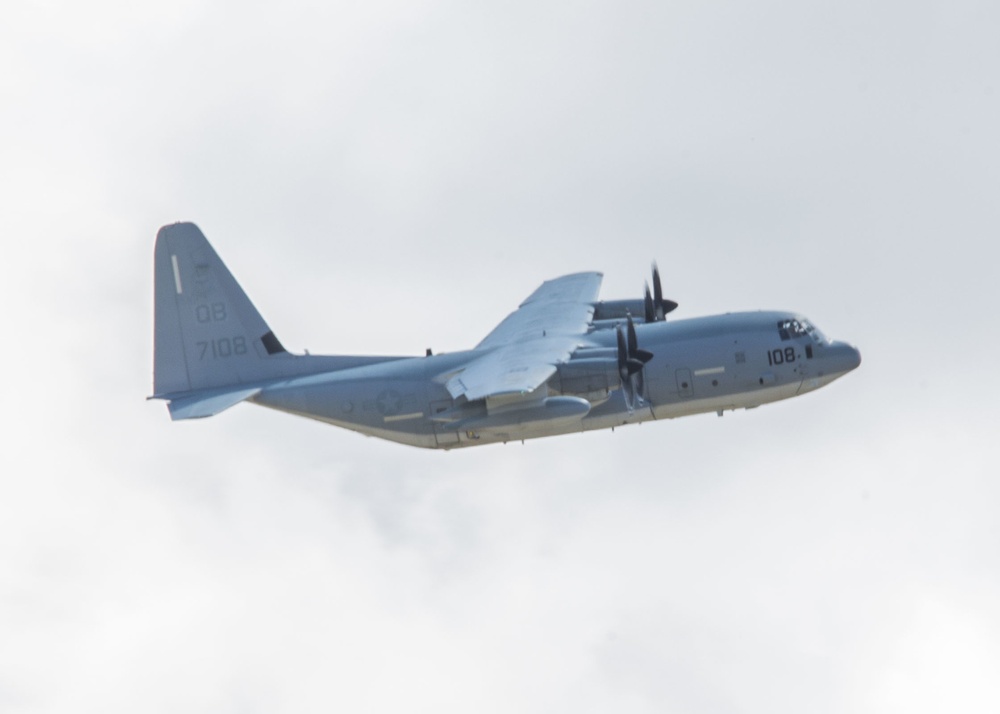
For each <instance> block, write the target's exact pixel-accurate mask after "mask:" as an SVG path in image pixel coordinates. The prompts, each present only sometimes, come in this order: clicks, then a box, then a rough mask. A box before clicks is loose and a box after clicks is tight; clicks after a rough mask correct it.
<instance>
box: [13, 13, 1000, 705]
mask: <svg viewBox="0 0 1000 714" xmlns="http://www.w3.org/2000/svg"><path fill="white" fill-rule="evenodd" d="M3 14H4V21H3V23H2V25H0V98H2V100H0V101H2V104H0V208H2V210H0V235H2V240H3V247H4V254H3V257H4V260H3V279H2V281H0V299H2V305H3V315H4V317H5V322H6V328H7V329H6V333H5V345H4V348H3V350H2V356H0V361H2V365H3V367H4V370H3V372H4V375H5V379H4V384H3V388H2V395H3V396H2V402H0V404H2V407H3V408H2V409H0V429H2V431H0V433H2V437H0V438H2V448H0V710H2V711H4V712H11V713H12V714H35V713H42V712H81V711H95V712H96V711H100V712H136V711H143V712H171V713H173V712H177V711H186V712H213V713H215V712H233V713H240V714H242V713H247V712H254V713H256V712H261V713H265V712H266V713H271V712H330V711H344V712H348V711H350V712H368V711H371V712H375V711H379V712H383V711H407V712H410V711H413V712H503V713H504V714H507V713H509V712H512V711H518V712H553V711H574V712H608V711H626V712H689V713H695V714H701V713H712V712H768V713H769V714H771V713H774V712H788V713H789V714H791V713H796V714H797V713H799V712H803V711H810V712H873V713H874V712H878V713H880V714H881V713H884V712H908V713H910V712H936V711H945V710H947V711H963V712H977V711H981V712H994V711H997V709H998V708H1000V678H998V677H997V672H1000V525H998V517H997V513H998V506H1000V485H998V476H1000V467H998V462H1000V446H998V437H1000V419H998V417H997V413H996V405H995V401H996V399H997V397H998V395H1000V373H998V371H997V368H996V366H995V362H996V360H997V356H998V354H1000V334H998V329H997V326H998V316H997V315H998V313H997V308H998V297H1000V288H998V286H997V277H996V276H997V265H998V262H1000V261H998V259H1000V249H998V246H997V239H998V237H1000V235H998V233H1000V231H998V228H1000V201H998V196H1000V138H998V137H1000V133H998V131H997V127H1000V85H998V77H1000V43H998V42H997V38H998V37H1000V6H998V5H997V4H996V3H995V2H985V1H984V2H966V1H961V0H958V1H956V2H951V3H947V4H942V3H927V2H924V3H905V2H879V1H876V2H872V1H871V0H866V1H865V2H854V1H851V0H847V1H845V2H839V3H803V2H790V1H788V2H784V1H780V0H779V1H775V2H762V3H742V2H711V3H706V2H639V1H637V2H615V3H611V2H601V1H596V0H595V1H592V2H574V3H569V2H539V1H538V0H535V1H533V2H508V3H502V4H500V3H495V4H493V5H492V6H490V7H486V6H484V5H483V4H482V3H480V4H470V3H457V2H368V3H364V4H363V5H362V4H361V3H337V2H326V3H310V2H298V1H295V0H293V1H291V2H287V3H282V4H281V5H280V6H279V5H278V4H272V3H263V2H204V1H202V2H194V1H184V0H182V1H180V2H172V3H164V4H161V5H159V6H158V7H150V6H148V5H147V4H143V3H138V4H137V3H126V2H120V1H116V0H95V1H94V2H89V3H82V4H81V3H70V2H64V1H60V0H55V1H53V2H48V3H36V2H20V1H19V0H14V3H13V5H11V4H10V3H8V4H7V5H5V7H4V13H3ZM176 220H192V221H195V222H196V223H198V224H199V225H200V226H201V228H202V229H203V230H204V231H205V233H206V234H207V236H208V237H209V239H210V240H211V241H212V242H213V244H214V245H215V247H216V249H217V250H218V252H219V253H220V254H221V255H222V257H223V258H224V259H225V260H226V262H227V263H228V265H229V266H230V268H231V269H232V270H233V272H234V273H235V275H236V276H237V278H238V279H239V280H240V281H241V283H242V284H243V286H244V288H246V290H247V292H248V293H249V294H250V296H251V298H252V299H253V300H254V301H255V303H256V304H257V306H258V307H259V308H260V310H261V312H262V313H263V315H264V316H265V318H266V319H267V320H268V322H269V323H270V325H271V326H272V327H273V328H274V330H275V332H276V333H277V334H278V335H279V337H280V338H281V340H282V341H283V342H284V343H285V345H286V346H287V347H289V348H290V349H292V350H294V351H301V350H302V349H305V348H308V349H310V351H312V352H313V353H320V352H328V353H352V352H353V353H369V354H370V353H388V354H422V353H423V350H424V348H426V347H433V348H434V349H436V350H439V351H443V350H455V349H461V348H465V347H470V346H472V345H474V344H475V343H476V342H478V341H479V340H480V339H481V338H482V337H483V336H484V335H485V334H486V333H487V332H488V331H489V330H490V329H491V328H492V327H493V326H494V325H495V324H496V323H497V322H498V321H499V320H500V319H502V318H503V317H504V316H505V315H506V314H507V313H508V312H509V311H510V310H512V309H513V308H514V307H516V305H517V304H518V303H519V302H520V300H522V299H523V298H524V297H525V296H526V295H528V294H529V293H530V292H531V291H532V290H533V289H534V288H535V287H537V285H538V284H539V283H540V282H542V281H543V280H545V279H547V278H551V277H555V276H557V275H561V274H564V273H568V272H573V271H577V270H600V271H603V272H604V273H605V276H606V277H605V282H604V293H603V295H604V296H605V297H639V296H641V290H642V285H643V281H644V280H646V279H647V273H648V267H649V263H650V261H651V260H653V259H656V260H657V261H658V262H659V265H660V267H661V269H662V271H663V274H664V279H665V283H666V293H667V295H668V297H671V298H673V299H675V300H677V301H678V302H679V303H680V308H679V309H678V311H677V312H676V313H675V315H676V316H677V317H678V318H679V317H693V316H698V315H707V314H713V313H716V312H724V311H729V310H743V309H757V308H774V309H790V310H797V311H801V312H802V313H803V314H805V315H807V316H809V317H810V318H811V319H812V320H814V321H815V322H816V323H817V324H818V325H819V326H820V327H821V328H822V329H823V330H824V331H825V332H826V333H827V334H828V335H830V336H831V337H834V338H837V339H844V340H847V341H850V342H852V343H854V344H856V345H858V347H859V348H860V350H861V352H862V355H863V358H864V362H863V364H862V366H861V368H860V369H859V370H858V371H857V372H855V373H853V374H851V375H849V376H848V377H846V378H845V379H843V380H841V381H838V382H836V383H834V384H833V385H831V386H829V387H827V388H824V389H822V390H820V391H819V392H816V393H813V394H810V395H807V396H804V397H802V398H800V399H794V400H791V401H788V402H784V403H780V404H775V405H770V406H766V407H764V408H762V409H759V410H754V411H751V412H738V413H732V414H727V415H726V416H725V417H724V418H722V419H719V418H717V417H715V416H714V415H707V416H698V417H691V418H686V419H681V420H678V421H673V422H669V423H655V424H645V425H643V426H641V427H631V428H627V429H619V430H616V431H615V432H614V433H611V432H601V433H593V434H586V435H574V436H566V437H560V438H555V439H549V440H539V441H534V442H528V443H527V444H525V445H523V446H522V445H520V444H517V445H507V446H492V447H483V448H481V449H470V450H466V451H461V452H454V453H444V452H426V451H422V450H417V449H411V448H408V447H402V446H399V445H396V444H392V443H388V442H381V441H377V440H373V439H365V438H363V437H360V436H358V435H356V434H353V433H350V432H346V431H340V430H337V429H334V428H332V427H328V426H324V425H321V424H319V423H315V422H310V421H307V420H302V419H296V418H293V417H288V416H285V415H281V414H278V413H275V412H269V411H267V410H263V409H257V408H254V407H252V406H248V405H241V406H239V407H236V408H234V409H233V410H231V411H229V412H226V413H224V414H222V415H220V416H218V417H215V418H213V419H209V420H202V421H198V422H187V423H171V422H170V420H169V418H168V415H167V411H166V409H165V408H164V406H163V404H162V403H159V402H145V401H144V397H145V396H146V395H147V394H149V393H150V392H151V390H152V386H151V374H152V250H153V238H154V236H155V233H156V230H157V229H158V228H159V226H160V225H162V224H164V223H167V222H172V221H176Z"/></svg>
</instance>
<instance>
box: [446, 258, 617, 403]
mask: <svg viewBox="0 0 1000 714" xmlns="http://www.w3.org/2000/svg"><path fill="white" fill-rule="evenodd" d="M602 277H603V276H602V274H601V273H575V274H573V275H565V276H563V277H561V278H555V279H554V280H547V281H545V282H544V283H542V285H541V287H539V288H538V289H537V290H536V291H535V292H533V293H532V294H531V295H529V296H528V298H527V299H526V300H525V301H524V302H522V303H521V305H520V307H519V308H518V309H517V310H515V311H514V312H512V313H511V314H510V315H508V316H507V317H506V318H505V319H504V320H503V322H501V323H500V324H499V325H497V327H496V328H495V329H494V330H493V331H492V332H490V334H488V335H487V336H486V338H485V339H483V341H482V342H480V343H479V344H478V345H477V346H476V350H477V351H482V352H483V353H484V354H483V356H482V357H478V358H475V359H473V360H472V361H471V362H469V363H468V364H467V365H466V366H465V368H464V369H462V370H461V371H460V372H458V373H456V374H453V375H451V376H450V377H449V378H448V380H447V381H446V382H445V386H446V387H447V389H448V392H449V393H450V394H451V396H452V397H453V398H455V399H457V398H458V397H460V396H465V397H466V398H467V399H469V400H474V399H482V398H484V397H497V396H502V395H510V394H525V393H527V392H532V391H534V390H535V389H537V388H538V387H540V386H541V385H542V384H544V383H545V382H546V380H548V378H549V377H551V376H552V375H553V374H554V373H555V371H556V365H558V364H559V363H561V362H565V361H566V360H568V359H569V357H570V355H572V354H573V351H574V350H575V349H576V348H577V347H578V346H579V344H580V339H581V338H582V337H583V336H584V335H586V334H587V331H588V329H589V327H590V322H591V319H592V318H593V316H594V302H595V301H596V300H597V296H598V293H599V292H600V289H601V279H602Z"/></svg>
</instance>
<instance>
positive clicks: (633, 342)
mask: <svg viewBox="0 0 1000 714" xmlns="http://www.w3.org/2000/svg"><path fill="white" fill-rule="evenodd" d="M627 319H628V327H627V328H626V331H625V332H622V326H621V325H618V326H617V327H616V328H615V333H616V335H617V337H618V376H619V377H621V380H622V392H623V394H624V395H625V404H626V406H628V410H629V413H630V414H631V413H632V410H633V409H634V408H635V404H636V402H637V401H638V403H639V404H640V405H641V404H642V402H643V399H642V395H643V394H645V392H646V380H645V377H644V374H643V368H644V367H645V366H646V363H647V362H649V361H650V360H651V359H653V353H652V352H650V351H649V350H644V349H642V348H640V347H639V338H638V336H637V335H636V332H635V323H634V322H632V316H631V315H629V316H628V318H627Z"/></svg>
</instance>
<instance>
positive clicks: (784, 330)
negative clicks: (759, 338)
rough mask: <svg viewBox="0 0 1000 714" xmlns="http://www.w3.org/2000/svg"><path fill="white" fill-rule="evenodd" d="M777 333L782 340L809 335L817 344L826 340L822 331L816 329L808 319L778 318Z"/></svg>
mask: <svg viewBox="0 0 1000 714" xmlns="http://www.w3.org/2000/svg"><path fill="white" fill-rule="evenodd" d="M778 334H779V335H781V339H782V340H794V339H796V338H798V337H809V338H811V339H812V341H813V342H815V343H817V344H819V343H821V342H826V337H824V336H823V333H822V332H820V331H819V330H817V329H816V328H815V327H814V326H813V325H812V324H811V323H810V322H809V321H808V320H803V319H789V320H778Z"/></svg>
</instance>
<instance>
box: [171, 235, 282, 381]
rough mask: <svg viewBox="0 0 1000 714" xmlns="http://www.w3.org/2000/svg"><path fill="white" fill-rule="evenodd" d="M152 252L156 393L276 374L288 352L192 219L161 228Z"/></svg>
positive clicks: (250, 379)
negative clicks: (190, 221) (188, 221)
mask: <svg viewBox="0 0 1000 714" xmlns="http://www.w3.org/2000/svg"><path fill="white" fill-rule="evenodd" d="M154 253H155V255H154V266H155V268H154V286H155V287H154V294H155V297H154V302H155V308H154V312H155V314H154V346H153V390H154V395H155V396H166V395H172V394H181V393H184V392H191V391H195V390H204V389H217V388H220V387H236V386H238V385H244V384H248V383H254V382H260V381H261V380H265V379H268V378H273V377H276V376H280V375H281V373H282V371H283V370H282V366H283V363H285V362H286V360H290V359H292V356H291V355H290V354H289V353H288V352H287V351H286V350H285V348H284V347H282V346H281V343H280V342H279V341H278V338H277V337H275V336H274V332H272V331H271V329H270V328H269V327H268V326H267V323H266V322H264V319H263V318H262V317H261V316H260V313H259V312H257V309H256V308H255V307H254V306H253V303H251V302H250V299H249V298H248V297H247V295H246V293H245V292H243V289H242V288H241V287H240V285H239V283H237V282H236V279H235V278H234V277H233V276H232V274H231V273H230V272H229V270H228V269H227V268H226V266H225V264H224V263H223V262H222V260H221V259H220V258H219V256H218V254H217V253H216V252H215V250H214V249H213V248H212V246H211V245H210V244H209V242H208V240H207V239H206V238H205V236H204V234H203V233H202V232H201V230H200V229H199V228H198V227H197V226H196V225H195V224H193V223H175V224H173V225H169V226H164V227H163V228H161V229H160V231H159V233H157V235H156V248H155V251H154Z"/></svg>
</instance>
